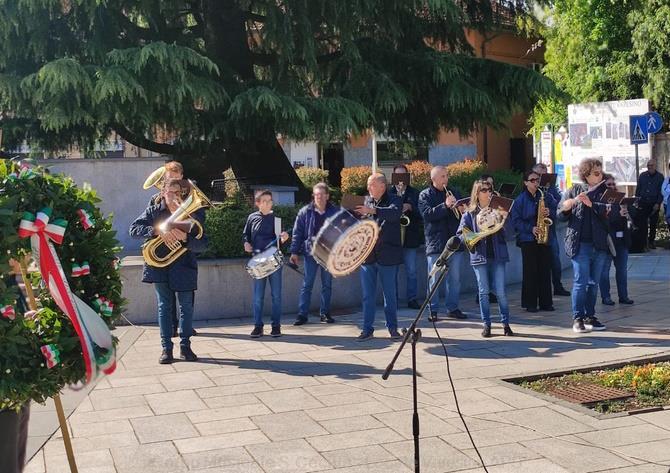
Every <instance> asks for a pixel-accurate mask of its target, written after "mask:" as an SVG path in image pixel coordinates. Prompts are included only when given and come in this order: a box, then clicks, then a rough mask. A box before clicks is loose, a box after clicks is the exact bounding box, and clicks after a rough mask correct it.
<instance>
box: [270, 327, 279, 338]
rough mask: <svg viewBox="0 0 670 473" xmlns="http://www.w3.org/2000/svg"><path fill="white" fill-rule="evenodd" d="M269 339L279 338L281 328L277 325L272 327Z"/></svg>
mask: <svg viewBox="0 0 670 473" xmlns="http://www.w3.org/2000/svg"><path fill="white" fill-rule="evenodd" d="M270 336H271V337H275V338H277V337H281V327H280V326H279V325H275V326H273V327H272V331H271V332H270Z"/></svg>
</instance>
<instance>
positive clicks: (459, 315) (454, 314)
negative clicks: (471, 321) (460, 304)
mask: <svg viewBox="0 0 670 473" xmlns="http://www.w3.org/2000/svg"><path fill="white" fill-rule="evenodd" d="M447 317H449V318H450V319H461V320H462V319H467V318H468V316H467V315H465V314H464V313H463V312H461V310H460V309H455V310H452V311H449V313H448V314H447Z"/></svg>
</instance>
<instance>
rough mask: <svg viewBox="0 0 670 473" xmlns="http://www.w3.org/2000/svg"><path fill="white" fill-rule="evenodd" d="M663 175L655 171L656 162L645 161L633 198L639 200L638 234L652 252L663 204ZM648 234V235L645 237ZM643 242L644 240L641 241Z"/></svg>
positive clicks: (654, 246)
mask: <svg viewBox="0 0 670 473" xmlns="http://www.w3.org/2000/svg"><path fill="white" fill-rule="evenodd" d="M662 186H663V174H661V173H660V172H658V171H657V170H656V161H655V160H654V159H650V160H649V161H647V170H646V171H645V172H643V173H640V177H639V178H638V180H637V187H636V188H635V196H636V197H639V198H640V203H639V207H640V217H639V218H640V221H641V222H640V223H641V225H640V229H639V231H640V233H641V234H642V235H641V236H642V238H644V239H645V240H646V241H645V243H644V244H647V245H648V246H649V248H651V249H652V250H653V249H654V248H656V244H655V240H656V227H657V226H658V211H659V209H660V208H661V204H662V203H663V191H662ZM647 233H648V235H647ZM643 241H644V240H643Z"/></svg>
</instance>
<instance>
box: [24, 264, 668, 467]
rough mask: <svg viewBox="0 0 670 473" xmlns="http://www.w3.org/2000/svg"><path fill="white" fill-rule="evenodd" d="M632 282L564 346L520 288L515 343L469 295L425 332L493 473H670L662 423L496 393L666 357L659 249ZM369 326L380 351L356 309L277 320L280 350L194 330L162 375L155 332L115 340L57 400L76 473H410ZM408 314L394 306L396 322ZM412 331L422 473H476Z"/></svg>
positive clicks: (398, 373)
mask: <svg viewBox="0 0 670 473" xmlns="http://www.w3.org/2000/svg"><path fill="white" fill-rule="evenodd" d="M649 274H653V277H652V278H648V279H645V275H649ZM566 276H567V275H566ZM630 276H631V277H630V283H629V286H630V292H631V297H632V298H633V299H635V301H636V303H635V305H633V306H625V307H624V306H618V305H617V306H614V307H605V306H601V305H600V304H598V307H597V310H598V311H599V312H598V314H599V317H600V318H601V320H603V321H604V322H605V323H607V325H608V330H607V331H604V332H598V333H589V334H585V335H579V334H575V333H573V332H572V331H571V318H570V315H569V298H558V297H557V298H555V300H554V303H555V306H556V308H557V310H556V312H552V313H538V314H526V313H525V312H522V311H521V309H520V308H519V296H520V289H519V286H514V287H511V288H509V299H510V307H511V313H512V319H511V323H512V325H513V327H514V329H515V332H516V333H517V336H516V337H512V338H510V337H502V336H501V333H500V332H501V330H500V327H499V325H497V324H496V323H495V321H494V326H493V332H494V337H492V338H491V339H482V338H481V337H480V335H479V332H480V330H481V328H480V323H479V322H478V320H477V314H478V311H477V308H476V306H475V305H474V297H472V295H463V297H462V308H463V310H464V311H465V312H466V313H467V314H468V315H469V317H470V318H469V319H467V320H465V321H453V320H444V321H440V322H438V323H437V327H438V329H439V331H440V335H441V337H442V339H443V340H444V342H445V344H446V346H447V350H448V352H449V354H450V368H451V374H452V375H453V383H454V387H455V389H456V393H457V395H458V401H459V405H460V408H461V411H462V412H463V416H464V419H465V421H466V423H467V426H468V428H469V430H470V432H471V435H472V437H473V439H474V442H475V444H476V445H477V446H478V448H479V451H480V453H481V455H482V457H483V458H484V461H485V462H486V464H487V468H488V470H489V471H490V472H491V473H503V472H513V473H524V472H532V473H552V472H596V471H597V472H602V471H612V472H620V473H633V472H635V473H638V472H640V473H647V472H661V471H662V472H663V473H666V472H667V471H668V467H669V466H670V454H669V453H667V452H670V411H661V412H651V413H647V414H643V415H636V416H623V417H608V418H602V417H598V416H596V415H594V414H591V413H589V412H587V411H585V410H584V409H578V408H572V407H570V406H568V405H567V404H566V403H565V402H559V401H556V402H554V401H553V400H552V399H550V398H547V397H540V396H535V395H534V394H532V393H530V392H524V391H521V390H519V389H518V388H511V387H509V386H508V385H506V384H505V383H504V382H502V381H500V378H505V377H517V376H523V375H527V374H533V373H538V372H546V371H553V370H570V369H575V368H579V367H583V366H585V365H597V364H599V363H605V362H618V361H622V360H627V359H631V358H634V357H640V356H650V355H668V356H670V330H669V329H668V327H670V313H669V311H668V310H667V307H670V291H668V289H669V288H670V285H669V283H668V282H669V281H670V253H669V254H668V255H666V254H664V253H662V252H654V253H653V254H651V255H644V256H642V257H640V256H637V255H636V256H632V257H631V272H630ZM649 279H651V280H649ZM564 281H565V282H569V278H567V277H565V278H564ZM567 285H568V286H569V284H567ZM494 311H495V309H494ZM381 313H382V312H381V309H380V310H379V311H378V321H377V328H378V330H377V332H376V333H375V335H376V338H375V339H373V340H371V341H368V342H365V343H357V342H355V341H354V337H355V336H356V335H357V333H358V328H357V324H358V323H359V322H360V319H361V314H360V313H352V314H346V315H340V316H337V317H336V318H337V323H335V324H328V325H326V324H319V323H310V324H308V325H305V326H301V327H293V326H292V325H290V323H289V322H290V321H292V316H291V315H288V316H286V321H287V322H286V325H285V326H284V327H283V332H284V336H283V337H282V338H279V339H272V338H270V337H263V338H261V339H259V340H251V339H249V338H248V332H249V331H250V328H251V327H250V323H249V320H246V319H245V320H217V321H211V322H199V323H198V324H197V328H198V336H197V337H195V338H194V339H193V340H192V344H193V349H194V351H195V352H196V353H198V354H199V355H200V357H201V359H200V361H199V362H197V363H184V362H176V363H174V364H172V365H158V363H157V358H158V355H159V354H160V343H159V338H158V330H157V328H156V327H155V326H153V327H152V326H144V327H127V328H123V331H124V334H126V335H124V337H122V342H123V339H124V338H125V339H126V340H127V341H128V343H127V346H126V347H125V348H124V350H123V351H121V352H120V353H121V355H122V356H121V358H120V360H119V364H118V369H117V371H116V373H114V374H113V375H111V376H109V377H106V378H104V379H102V380H100V381H99V382H98V383H97V384H96V385H95V386H91V387H90V388H89V389H88V390H86V391H84V392H83V393H82V392H79V393H75V394H72V393H64V395H63V401H64V403H65V404H66V406H68V407H69V411H68V415H69V420H68V422H69V426H70V428H71V432H72V435H73V439H72V440H73V446H74V449H75V453H76V458H77V462H78V465H79V471H80V472H82V473H85V472H96V473H107V472H109V473H130V472H133V473H134V472H149V473H150V472H161V473H171V472H187V471H194V472H196V471H197V472H200V473H207V472H208V473H268V472H291V473H293V472H312V471H320V472H330V473H335V472H337V473H375V472H379V473H395V472H402V473H406V472H411V471H413V442H412V416H411V407H412V404H411V399H412V388H411V383H412V378H411V372H410V369H409V368H410V366H411V363H410V361H411V360H410V357H409V350H406V351H405V352H404V353H403V354H402V355H401V357H400V358H399V359H398V362H397V364H396V368H395V371H394V373H393V374H392V376H391V377H390V378H389V379H388V380H387V381H384V380H382V379H381V374H382V373H383V371H384V368H385V367H386V365H387V364H388V362H389V361H390V359H391V357H392V356H393V353H394V352H395V349H396V347H397V346H398V343H397V342H394V341H392V340H390V339H389V338H388V336H387V333H386V331H385V330H384V328H383V326H382V323H383V317H382V316H381ZM412 317H413V314H412V311H409V310H406V309H402V310H401V311H400V321H401V326H406V325H407V324H408V323H409V321H410V320H411V318H412ZM311 320H312V319H311ZM421 327H422V330H423V338H422V340H421V342H420V344H419V346H418V353H417V354H418V357H417V363H418V368H419V372H420V377H419V379H418V383H419V384H418V388H419V412H420V421H421V458H422V470H423V471H425V472H451V471H458V472H465V473H475V472H483V471H484V470H483V468H481V466H480V463H479V458H478V456H477V454H476V452H475V450H474V449H473V447H472V444H471V442H470V439H469V437H468V435H467V433H466V432H465V427H464V426H463V423H462V421H461V419H460V418H459V416H458V413H457V412H456V403H455V400H454V395H453V392H452V385H451V382H450V381H449V378H448V374H447V371H446V366H445V363H444V352H443V348H442V346H441V344H440V342H439V340H438V338H437V337H436V335H435V333H434V331H433V329H432V326H431V325H429V324H428V323H427V322H426V321H422V322H421ZM53 415H54V413H53V406H52V405H50V404H47V405H46V406H34V409H33V418H32V420H31V426H30V428H31V445H32V446H33V451H37V454H35V455H34V456H33V458H32V460H31V461H30V463H29V465H28V466H27V468H26V472H27V473H53V472H61V471H68V466H67V461H66V459H65V451H64V448H63V443H62V439H61V438H60V434H59V432H58V431H56V427H55V426H56V425H57V423H55V421H54V420H53ZM54 432H55V433H54ZM49 437H51V438H50V439H49ZM47 439H49V440H48V441H47V442H46V444H45V445H44V447H42V448H40V447H41V446H42V444H44V442H45V441H46V440H47ZM31 453H32V452H31Z"/></svg>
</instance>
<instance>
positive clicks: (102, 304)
mask: <svg viewBox="0 0 670 473" xmlns="http://www.w3.org/2000/svg"><path fill="white" fill-rule="evenodd" d="M91 304H92V305H93V307H95V308H96V309H97V310H98V311H99V312H100V313H101V314H102V315H104V316H106V317H111V315H112V312H114V304H113V303H112V301H110V300H109V299H107V298H106V297H104V296H100V297H98V298H96V299H95V300H94V301H93V302H92V303H91Z"/></svg>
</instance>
